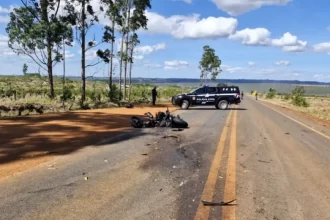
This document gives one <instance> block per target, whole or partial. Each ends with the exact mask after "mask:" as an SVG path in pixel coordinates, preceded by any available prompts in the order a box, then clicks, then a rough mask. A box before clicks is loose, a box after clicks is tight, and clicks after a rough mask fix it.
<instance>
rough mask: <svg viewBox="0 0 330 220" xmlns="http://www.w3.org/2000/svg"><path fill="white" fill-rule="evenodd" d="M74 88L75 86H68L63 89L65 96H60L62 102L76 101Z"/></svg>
mask: <svg viewBox="0 0 330 220" xmlns="http://www.w3.org/2000/svg"><path fill="white" fill-rule="evenodd" d="M73 90H74V86H73V85H66V86H64V88H63V94H62V95H61V96H60V99H61V101H62V102H67V101H71V100H74V99H75V96H74V95H73Z"/></svg>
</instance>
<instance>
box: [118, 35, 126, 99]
mask: <svg viewBox="0 0 330 220" xmlns="http://www.w3.org/2000/svg"><path fill="white" fill-rule="evenodd" d="M124 37H125V32H124V31H123V33H122V35H121V46H120V64H119V65H120V68H119V100H121V99H122V96H121V77H122V73H123V50H124Z"/></svg>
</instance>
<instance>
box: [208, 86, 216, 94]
mask: <svg viewBox="0 0 330 220" xmlns="http://www.w3.org/2000/svg"><path fill="white" fill-rule="evenodd" d="M206 93H217V88H214V87H208V88H206Z"/></svg>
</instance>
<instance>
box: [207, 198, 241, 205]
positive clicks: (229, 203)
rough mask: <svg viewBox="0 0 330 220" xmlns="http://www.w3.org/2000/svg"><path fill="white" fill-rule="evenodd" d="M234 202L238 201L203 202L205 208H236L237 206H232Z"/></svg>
mask: <svg viewBox="0 0 330 220" xmlns="http://www.w3.org/2000/svg"><path fill="white" fill-rule="evenodd" d="M234 201H236V199H233V200H231V201H229V202H207V201H204V200H202V203H203V205H204V206H234V205H236V204H231V203H232V202H234Z"/></svg>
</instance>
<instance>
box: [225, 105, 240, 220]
mask: <svg viewBox="0 0 330 220" xmlns="http://www.w3.org/2000/svg"><path fill="white" fill-rule="evenodd" d="M236 131H237V111H235V112H234V116H233V122H232V126H231V135H230V145H229V155H228V164H227V172H226V183H225V190H224V199H223V201H224V202H229V201H233V200H236ZM222 219H223V220H235V219H236V206H235V203H231V205H230V206H223V207H222Z"/></svg>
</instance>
